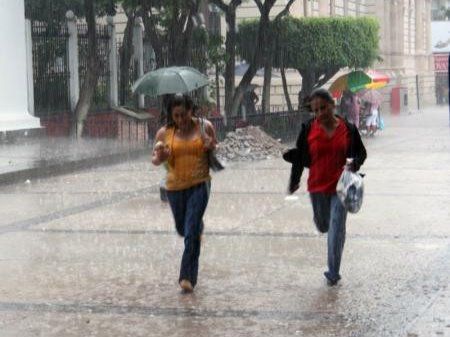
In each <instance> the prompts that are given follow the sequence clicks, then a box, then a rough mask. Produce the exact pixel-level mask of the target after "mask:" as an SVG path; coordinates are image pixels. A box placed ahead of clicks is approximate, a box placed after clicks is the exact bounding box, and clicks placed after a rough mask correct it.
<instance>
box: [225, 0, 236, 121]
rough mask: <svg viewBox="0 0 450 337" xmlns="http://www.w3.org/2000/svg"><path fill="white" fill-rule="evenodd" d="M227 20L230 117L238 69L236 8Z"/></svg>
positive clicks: (227, 106) (226, 108)
mask: <svg viewBox="0 0 450 337" xmlns="http://www.w3.org/2000/svg"><path fill="white" fill-rule="evenodd" d="M225 20H226V22H227V25H228V31H227V37H226V41H225V50H226V55H227V57H228V58H227V60H226V64H225V114H226V116H229V115H230V112H231V110H232V109H231V108H232V105H233V96H234V89H235V84H234V81H235V74H234V71H235V67H236V8H229V9H228V11H227V13H226V15H225Z"/></svg>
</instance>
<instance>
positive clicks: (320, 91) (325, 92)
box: [309, 88, 335, 105]
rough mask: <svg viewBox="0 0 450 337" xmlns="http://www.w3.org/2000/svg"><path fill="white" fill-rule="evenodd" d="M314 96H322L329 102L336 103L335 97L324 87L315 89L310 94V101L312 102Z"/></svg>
mask: <svg viewBox="0 0 450 337" xmlns="http://www.w3.org/2000/svg"><path fill="white" fill-rule="evenodd" d="M314 98H321V99H323V100H324V101H326V102H327V103H330V104H332V105H335V102H334V98H333V96H331V94H330V92H329V91H328V90H326V89H323V88H318V89H315V90H314V91H313V92H312V93H311V95H310V96H309V101H310V102H311V101H312V100H313V99H314Z"/></svg>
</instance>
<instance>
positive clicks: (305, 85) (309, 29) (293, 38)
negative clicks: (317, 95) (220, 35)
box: [238, 17, 379, 106]
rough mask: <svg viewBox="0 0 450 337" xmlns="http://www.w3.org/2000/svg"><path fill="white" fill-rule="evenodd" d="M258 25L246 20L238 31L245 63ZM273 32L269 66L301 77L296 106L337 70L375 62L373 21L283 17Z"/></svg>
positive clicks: (377, 26)
mask: <svg viewBox="0 0 450 337" xmlns="http://www.w3.org/2000/svg"><path fill="white" fill-rule="evenodd" d="M258 25H259V23H258V21H247V22H244V23H242V24H241V26H240V28H239V31H240V34H239V43H238V50H239V53H240V54H241V56H242V57H243V58H244V59H246V60H247V59H251V58H252V57H254V52H253V51H254V49H255V48H256V46H255V42H254V41H255V39H256V36H257V35H256V30H257V27H258ZM275 29H276V34H275V35H274V36H275V37H276V38H275V39H274V40H273V41H272V43H273V44H274V46H275V47H274V48H275V50H276V51H277V52H276V53H275V54H274V60H273V66H274V67H276V68H283V69H284V68H293V69H296V70H297V71H298V72H299V74H300V75H301V77H302V88H301V91H300V92H299V106H300V105H301V104H302V102H303V101H304V99H305V98H306V97H307V96H308V95H309V94H310V92H311V91H312V90H313V89H314V88H316V87H320V86H322V85H323V84H325V83H326V82H327V81H328V80H330V79H331V78H332V77H333V76H334V75H335V74H336V73H337V72H338V71H339V70H340V69H342V68H346V67H349V68H355V69H356V68H367V67H369V66H371V65H372V64H373V63H374V61H376V60H377V59H378V42H379V36H378V32H379V25H378V22H377V21H376V20H375V19H373V18H368V17H364V18H348V17H347V18H293V17H286V18H284V19H283V20H281V21H280V25H278V26H277V27H275ZM262 65H263V59H260V62H259V63H258V66H262Z"/></svg>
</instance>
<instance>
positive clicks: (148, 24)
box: [143, 2, 166, 68]
mask: <svg viewBox="0 0 450 337" xmlns="http://www.w3.org/2000/svg"><path fill="white" fill-rule="evenodd" d="M145 4H146V2H144V8H143V9H144V10H143V12H144V13H143V21H144V28H145V36H146V37H145V38H146V39H148V40H149V41H150V44H151V46H152V49H153V51H154V52H155V62H156V68H161V67H164V66H165V65H166V60H165V59H164V53H163V46H162V41H161V37H160V36H159V34H158V27H157V24H156V20H155V16H154V14H153V12H152V9H151V7H150V8H147V7H145Z"/></svg>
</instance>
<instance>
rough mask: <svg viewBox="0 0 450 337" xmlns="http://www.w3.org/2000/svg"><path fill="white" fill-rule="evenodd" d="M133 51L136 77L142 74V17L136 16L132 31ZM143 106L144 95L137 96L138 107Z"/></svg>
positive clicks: (141, 107)
mask: <svg viewBox="0 0 450 337" xmlns="http://www.w3.org/2000/svg"><path fill="white" fill-rule="evenodd" d="M133 51H134V53H133V54H134V64H135V71H136V73H137V74H136V75H137V78H135V79H136V80H137V79H138V78H140V77H141V76H142V75H144V24H143V22H142V18H141V17H138V18H136V22H135V24H134V32H133ZM144 106H145V102H144V95H139V96H138V107H139V108H140V109H143V108H144Z"/></svg>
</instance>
